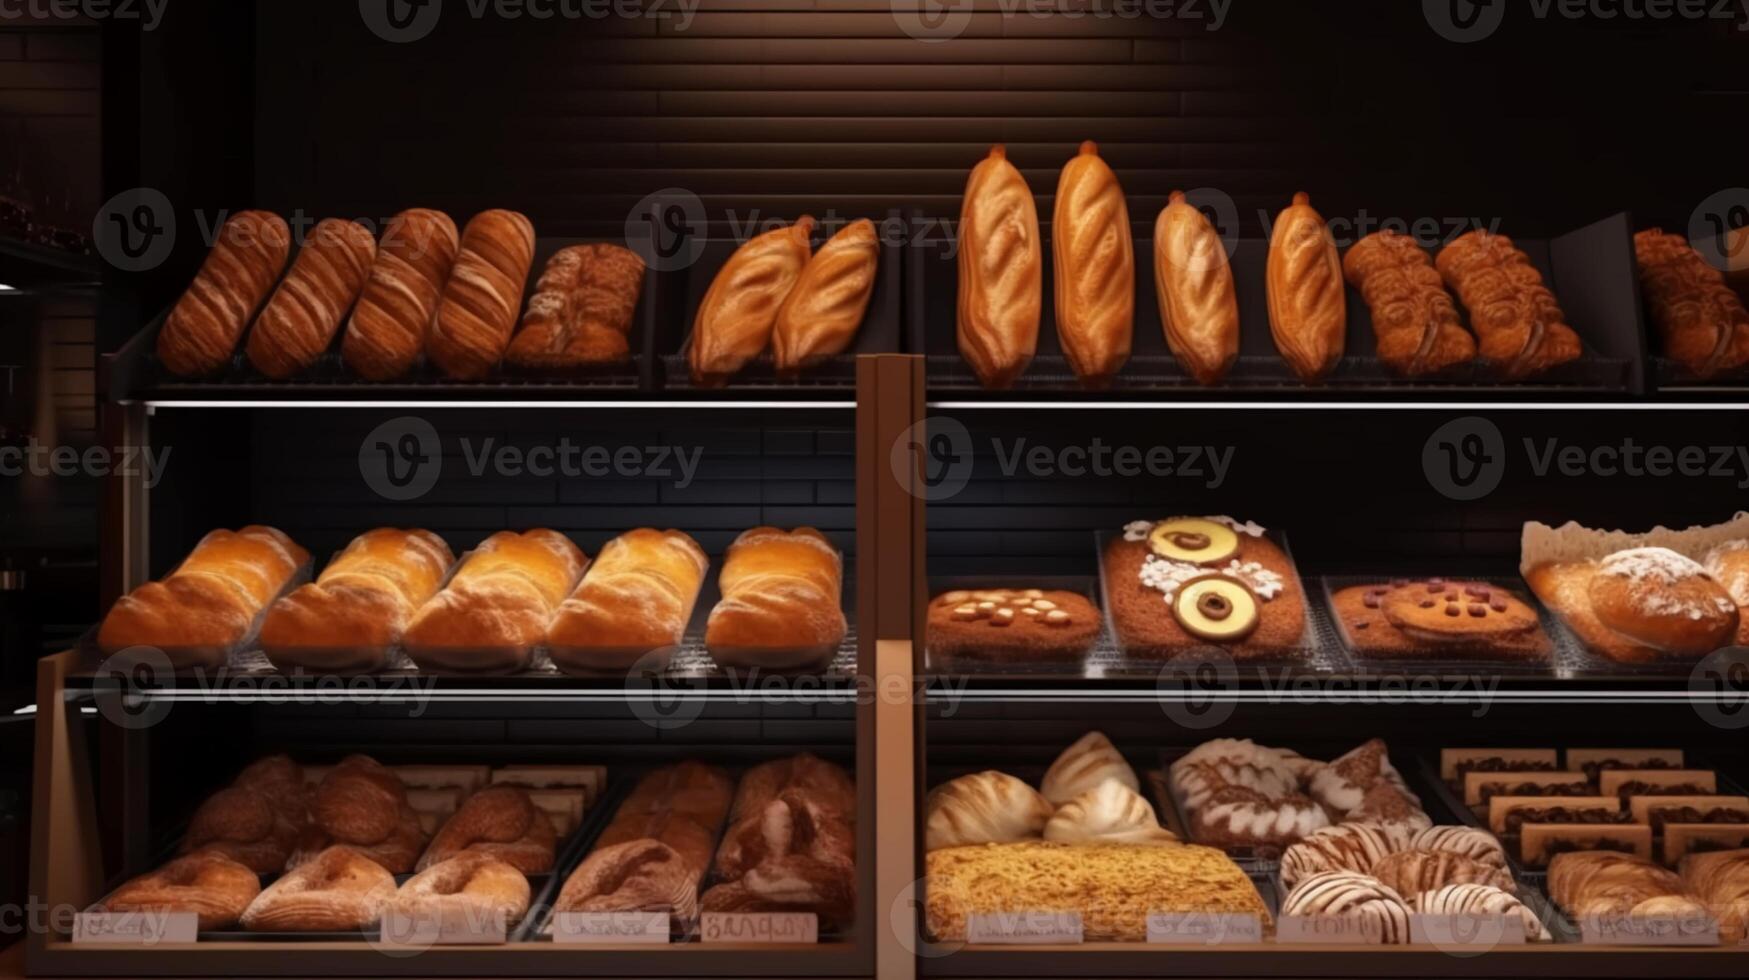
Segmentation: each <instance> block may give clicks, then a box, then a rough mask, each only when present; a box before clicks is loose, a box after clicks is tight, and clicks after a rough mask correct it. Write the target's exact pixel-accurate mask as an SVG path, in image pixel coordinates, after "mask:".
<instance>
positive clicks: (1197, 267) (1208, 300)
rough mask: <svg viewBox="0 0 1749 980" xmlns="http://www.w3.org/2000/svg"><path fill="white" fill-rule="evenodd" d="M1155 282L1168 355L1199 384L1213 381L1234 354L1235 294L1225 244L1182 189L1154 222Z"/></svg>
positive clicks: (1236, 352) (1236, 339) (1236, 347)
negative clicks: (1168, 350) (1170, 353)
mask: <svg viewBox="0 0 1749 980" xmlns="http://www.w3.org/2000/svg"><path fill="white" fill-rule="evenodd" d="M1154 287H1155V289H1156V291H1157V292H1158V293H1159V296H1160V323H1161V326H1162V327H1164V328H1165V330H1166V345H1167V346H1168V347H1170V348H1172V354H1173V356H1175V357H1177V358H1178V363H1180V364H1182V365H1184V369H1185V370H1186V371H1189V372H1190V374H1191V377H1194V378H1195V379H1196V380H1197V383H1198V384H1204V385H1212V384H1217V383H1218V382H1219V381H1220V380H1221V378H1223V377H1225V376H1226V373H1227V371H1228V370H1229V369H1230V368H1231V367H1232V366H1233V362H1234V361H1235V360H1237V359H1238V357H1239V295H1238V293H1237V292H1236V291H1235V289H1234V286H1233V267H1232V265H1231V264H1230V263H1229V262H1228V261H1227V250H1226V245H1225V243H1223V242H1222V241H1221V236H1220V234H1219V233H1218V232H1216V231H1215V226H1214V225H1212V224H1210V223H1209V219H1208V218H1206V217H1204V216H1203V213H1202V212H1201V211H1198V210H1197V209H1196V208H1195V207H1193V206H1191V204H1190V203H1189V202H1187V201H1186V200H1185V199H1184V192H1182V191H1173V192H1172V197H1171V203H1169V204H1167V205H1166V208H1165V210H1163V211H1161V212H1160V219H1159V221H1157V222H1155V224H1154Z"/></svg>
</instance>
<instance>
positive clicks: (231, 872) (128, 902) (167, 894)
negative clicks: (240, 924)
mask: <svg viewBox="0 0 1749 980" xmlns="http://www.w3.org/2000/svg"><path fill="white" fill-rule="evenodd" d="M259 894H261V878H260V876H259V875H257V874H256V873H255V872H254V871H252V870H250V869H249V868H246V867H244V866H243V865H241V864H238V863H237V862H235V861H233V860H231V859H230V858H228V857H225V856H224V855H223V854H217V853H213V852H202V853H200V854H188V855H184V856H183V857H179V858H176V859H175V860H173V861H170V862H168V863H166V864H165V865H164V866H163V867H160V868H158V869H156V870H154V871H150V872H147V873H146V874H143V875H140V876H138V877H136V878H133V879H131V880H129V881H127V882H126V883H124V884H123V885H122V886H121V887H119V888H117V889H116V890H115V891H113V892H110V893H109V895H108V896H107V897H105V898H104V899H103V900H102V901H101V902H98V903H97V905H96V906H94V908H95V910H96V911H100V912H121V913H129V912H133V913H143V914H147V915H161V914H163V913H166V912H171V913H174V912H193V913H194V914H195V919H196V927H197V928H198V929H199V930H200V931H202V932H207V931H209V930H213V929H229V928H231V927H232V926H234V925H236V924H237V919H238V918H239V917H240V916H241V915H242V914H243V910H244V909H246V908H248V907H249V903H250V902H252V901H254V900H255V896H257V895H259Z"/></svg>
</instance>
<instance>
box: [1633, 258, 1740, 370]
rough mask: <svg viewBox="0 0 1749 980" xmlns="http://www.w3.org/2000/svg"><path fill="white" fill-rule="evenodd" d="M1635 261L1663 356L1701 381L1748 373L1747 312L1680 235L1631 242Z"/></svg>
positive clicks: (1719, 276) (1728, 288)
mask: <svg viewBox="0 0 1749 980" xmlns="http://www.w3.org/2000/svg"><path fill="white" fill-rule="evenodd" d="M1634 260H1635V262H1636V263H1637V264H1638V266H1639V270H1640V288H1641V289H1642V290H1643V291H1644V292H1645V294H1646V303H1647V305H1648V306H1649V307H1650V308H1651V311H1652V322H1653V323H1655V324H1657V327H1658V335H1659V336H1660V337H1662V338H1663V341H1664V354H1665V356H1667V357H1669V358H1670V359H1671V360H1674V361H1676V362H1678V363H1679V364H1681V365H1682V366H1683V367H1685V368H1687V369H1688V370H1689V371H1691V372H1693V373H1694V374H1695V376H1696V377H1699V378H1702V379H1709V378H1715V377H1718V376H1720V375H1728V374H1733V373H1735V372H1737V371H1740V370H1742V369H1743V368H1745V367H1749V309H1745V308H1744V306H1743V302H1744V301H1743V299H1742V298H1741V297H1739V296H1738V295H1737V294H1736V293H1734V292H1732V291H1731V288H1730V286H1728V285H1727V284H1726V282H1725V277H1724V274H1723V273H1721V272H1720V271H1719V270H1717V269H1715V268H1713V267H1712V265H1710V264H1709V263H1708V262H1707V260H1706V259H1705V258H1703V257H1702V256H1701V254H1700V253H1699V252H1697V251H1695V250H1694V248H1693V246H1691V245H1689V244H1688V242H1687V241H1686V240H1684V239H1683V238H1682V236H1680V235H1670V234H1666V233H1665V232H1664V231H1663V230H1662V229H1659V228H1649V229H1647V230H1645V231H1642V232H1640V233H1639V234H1637V235H1635V236H1634Z"/></svg>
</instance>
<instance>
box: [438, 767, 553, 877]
mask: <svg viewBox="0 0 1749 980" xmlns="http://www.w3.org/2000/svg"><path fill="white" fill-rule="evenodd" d="M557 851H558V835H557V833H556V832H555V831H554V830H553V821H552V818H551V817H548V816H547V813H546V811H545V810H542V809H541V808H540V807H538V806H535V804H534V800H533V799H531V798H530V797H529V795H528V790H525V789H523V788H522V787H520V786H511V785H507V784H503V783H500V784H498V785H494V786H487V787H486V788H485V789H482V790H480V791H479V792H477V793H475V794H474V795H472V796H470V797H468V798H467V801H466V802H464V803H463V804H462V805H461V807H460V808H458V809H457V810H456V812H455V813H454V814H453V815H451V816H450V818H449V819H448V820H446V821H444V824H443V827H442V829H440V830H438V832H437V835H436V836H434V837H432V838H431V844H430V846H428V847H426V848H425V853H424V854H422V855H420V857H419V864H418V865H417V869H418V870H420V871H424V870H425V869H427V868H429V867H431V866H432V865H435V864H439V863H441V862H443V861H447V860H449V859H450V858H452V857H455V856H456V855H458V854H479V855H482V856H485V857H490V858H493V859H494V860H498V861H503V862H504V863H505V864H508V865H510V866H511V867H513V868H515V869H516V870H518V871H520V872H522V873H523V874H527V875H538V874H545V873H547V872H548V871H551V870H552V869H553V859H554V857H555V855H556V853H557Z"/></svg>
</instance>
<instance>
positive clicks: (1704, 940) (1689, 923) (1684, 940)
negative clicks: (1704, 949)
mask: <svg viewBox="0 0 1749 980" xmlns="http://www.w3.org/2000/svg"><path fill="white" fill-rule="evenodd" d="M1579 935H1580V938H1581V939H1583V940H1584V941H1585V942H1587V943H1593V944H1596V945H1599V946H1717V945H1719V923H1718V920H1717V919H1714V918H1712V917H1711V916H1699V915H1689V916H1628V915H1591V916H1586V917H1585V918H1583V919H1580V920H1579Z"/></svg>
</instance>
